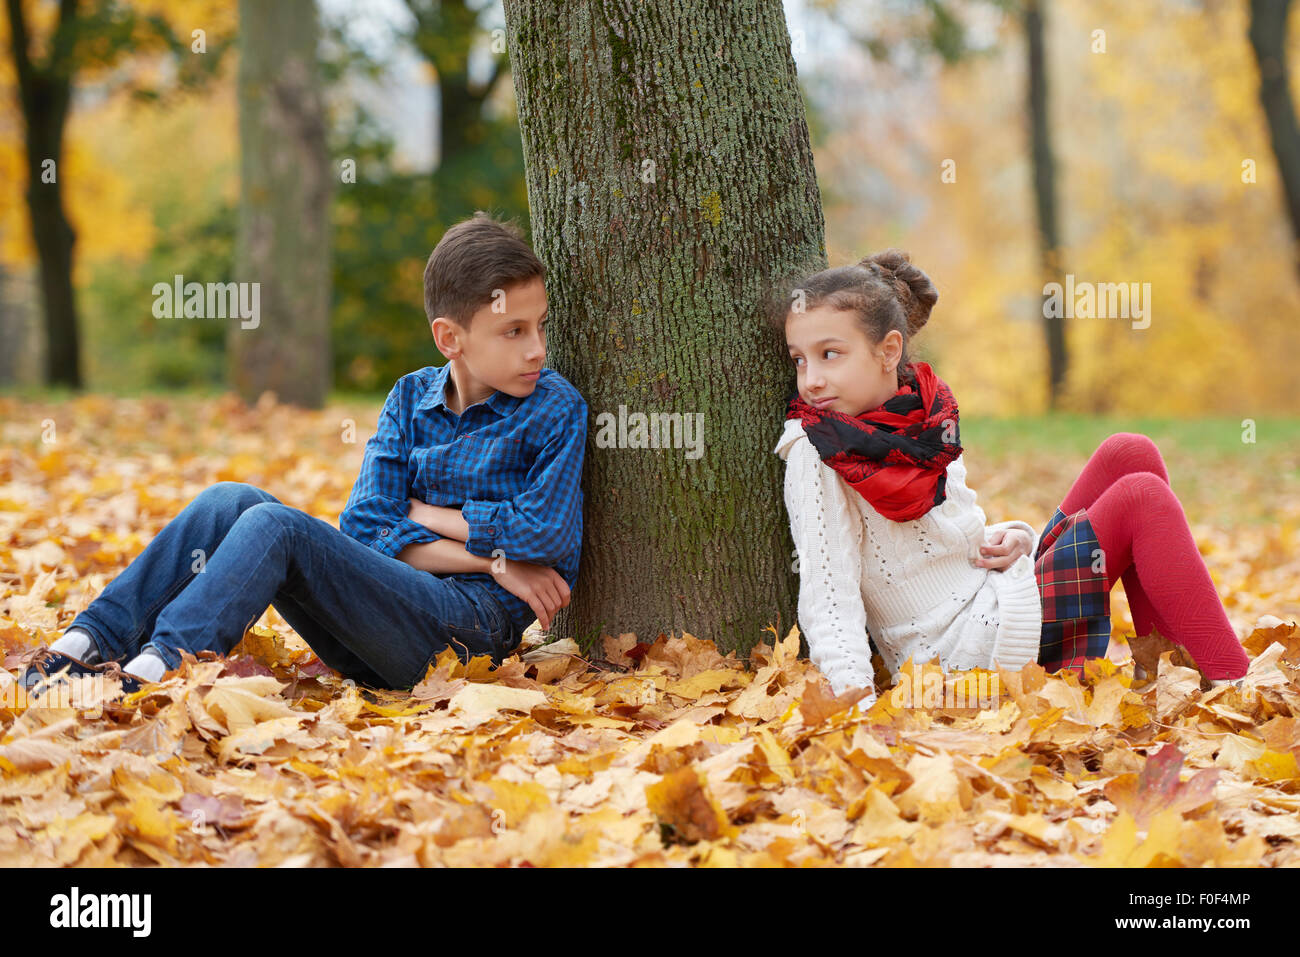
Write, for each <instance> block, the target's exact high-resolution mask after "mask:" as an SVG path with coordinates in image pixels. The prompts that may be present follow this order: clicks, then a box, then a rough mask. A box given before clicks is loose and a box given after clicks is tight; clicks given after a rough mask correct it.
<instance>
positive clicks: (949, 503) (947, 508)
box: [940, 498, 961, 518]
mask: <svg viewBox="0 0 1300 957" xmlns="http://www.w3.org/2000/svg"><path fill="white" fill-rule="evenodd" d="M940 508H941V509H943V514H945V515H947V516H948V517H949V518H956V517H957V513H958V512H960V511H961V506H960V505H958V504H957V503H956V502H954V501H953V500H952V499H950V498H948V499H944V502H943V505H941V506H940Z"/></svg>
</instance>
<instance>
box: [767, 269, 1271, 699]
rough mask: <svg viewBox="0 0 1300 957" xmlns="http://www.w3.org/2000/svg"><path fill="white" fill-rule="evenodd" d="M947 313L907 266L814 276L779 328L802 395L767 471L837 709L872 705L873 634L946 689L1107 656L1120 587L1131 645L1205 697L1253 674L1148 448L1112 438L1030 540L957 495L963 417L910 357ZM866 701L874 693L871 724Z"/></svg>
mask: <svg viewBox="0 0 1300 957" xmlns="http://www.w3.org/2000/svg"><path fill="white" fill-rule="evenodd" d="M938 298H939V294H938V292H937V291H936V290H935V288H934V285H933V284H932V283H931V282H930V280H929V278H928V277H927V276H926V275H925V273H923V272H922V271H921V270H920V269H918V268H917V267H916V266H914V265H912V264H911V262H910V261H909V258H908V255H907V253H905V252H903V251H901V250H898V249H889V250H885V251H884V252H882V253H878V254H876V255H874V256H870V257H868V258H866V259H864V260H862V261H861V262H860V263H858V264H857V265H855V266H843V267H840V268H836V269H827V270H823V271H822V272H819V273H817V274H815V275H813V276H811V277H809V278H808V279H806V280H805V281H804V282H802V283H801V284H800V285H799V287H798V288H797V289H795V290H794V292H793V294H792V295H791V296H790V297H789V298H787V299H786V300H785V309H784V314H782V315H779V316H778V317H777V321H778V323H779V325H780V327H781V329H782V331H783V332H784V334H785V339H786V343H787V346H788V348H789V352H790V357H791V359H792V360H793V361H794V364H795V369H796V373H797V378H798V391H797V394H796V395H794V396H793V397H792V398H791V400H790V404H789V408H788V410H787V413H786V422H785V432H784V434H783V435H782V436H781V440H780V442H779V443H778V444H777V447H776V450H775V451H776V453H777V454H778V455H780V456H781V457H782V458H783V459H785V461H786V475H785V502H786V508H787V510H788V512H789V515H790V530H791V534H792V535H793V538H794V542H795V546H796V551H797V554H798V557H799V568H800V586H799V622H800V625H801V627H802V629H803V632H804V634H805V636H806V637H807V639H808V648H809V651H810V653H811V658H812V661H813V663H814V664H816V665H817V667H818V668H819V669H820V670H821V671H822V673H823V674H824V675H826V677H827V679H828V680H829V681H830V683H831V687H832V688H833V689H834V690H835V693H836V694H841V693H843V692H844V691H845V690H846V689H848V688H853V687H857V688H872V689H874V675H873V673H872V665H871V648H870V646H869V644H868V634H867V633H868V631H870V634H871V636H872V637H873V638H874V640H875V645H876V647H877V648H878V650H879V651H880V656H881V658H882V659H883V660H884V662H885V664H886V666H887V667H888V668H889V670H890V672H891V673H892V677H893V680H894V681H895V682H897V680H898V670H899V668H900V667H901V666H902V664H903V663H904V662H905V661H906V660H907V659H908V658H909V657H910V658H912V659H913V661H915V662H916V663H917V664H923V663H926V662H929V661H930V660H931V659H932V658H934V657H935V656H936V655H937V656H938V657H939V662H940V665H941V666H942V667H943V668H944V670H945V671H947V670H961V669H967V668H975V667H979V668H993V667H995V663H996V665H1001V666H1002V667H1005V668H1009V669H1012V670H1018V669H1019V668H1020V667H1021V666H1022V665H1024V664H1025V663H1027V662H1030V661H1035V660H1036V661H1038V662H1039V663H1040V664H1041V665H1042V666H1043V667H1044V668H1046V669H1047V670H1048V671H1049V672H1054V671H1057V670H1059V669H1061V668H1073V669H1075V670H1076V671H1077V672H1079V673H1080V674H1081V673H1082V670H1083V664H1084V661H1085V660H1086V659H1087V658H1092V657H1099V656H1104V655H1105V653H1106V646H1107V643H1108V642H1109V640H1110V590H1111V588H1113V587H1114V585H1115V582H1116V581H1118V580H1120V579H1123V582H1124V591H1125V592H1126V594H1127V595H1128V599H1129V605H1130V607H1131V609H1132V612H1133V624H1134V628H1135V630H1136V631H1137V633H1138V634H1140V635H1146V634H1149V633H1150V632H1151V630H1152V628H1153V627H1154V628H1158V629H1159V631H1160V633H1161V634H1162V635H1164V636H1166V637H1167V638H1169V639H1171V640H1172V641H1175V642H1177V643H1179V644H1181V645H1182V646H1183V647H1185V648H1186V649H1187V651H1188V652H1189V653H1190V654H1191V656H1192V658H1193V659H1194V660H1195V661H1196V663H1197V665H1198V666H1199V667H1200V669H1201V671H1202V672H1203V673H1204V674H1205V675H1206V677H1208V678H1211V679H1221V680H1218V681H1216V682H1215V684H1222V683H1223V680H1222V679H1230V678H1231V679H1235V678H1239V677H1241V676H1242V675H1244V674H1245V672H1246V667H1247V664H1248V659H1247V657H1246V654H1245V652H1244V651H1243V649H1242V647H1241V643H1240V641H1239V640H1238V639H1237V637H1236V633H1235V632H1234V631H1233V628H1232V625H1231V624H1230V623H1229V622H1228V618H1227V614H1226V613H1225V612H1224V609H1223V605H1222V604H1221V603H1220V602H1219V597H1218V594H1217V592H1216V591H1215V588H1214V583H1213V582H1212V581H1211V580H1210V575H1209V572H1208V571H1207V570H1206V568H1205V564H1204V562H1203V561H1202V560H1201V556H1200V553H1199V552H1198V551H1197V548H1196V543H1195V542H1194V541H1193V539H1192V534H1191V531H1190V529H1189V528H1188V526H1187V519H1186V517H1185V516H1184V515H1183V510H1182V507H1181V505H1180V504H1179V502H1178V499H1177V498H1176V497H1175V496H1174V493H1173V491H1172V490H1171V489H1170V487H1169V478H1168V474H1167V473H1166V471H1165V466H1164V462H1163V460H1162V459H1161V456H1160V453H1159V451H1158V450H1157V449H1156V446H1155V444H1154V443H1153V442H1152V441H1151V440H1150V439H1149V438H1147V437H1146V436H1143V435H1137V434H1133V433H1127V432H1120V433H1116V434H1115V435H1112V436H1110V437H1109V438H1107V439H1106V440H1105V441H1104V442H1102V443H1101V445H1100V446H1099V447H1098V449H1097V450H1096V451H1095V452H1094V453H1093V455H1092V457H1091V459H1089V461H1088V464H1087V465H1086V466H1085V467H1084V470H1083V472H1082V474H1081V475H1080V476H1079V477H1078V479H1076V480H1075V482H1074V485H1073V486H1072V487H1071V488H1070V491H1069V494H1067V495H1066V497H1065V499H1064V501H1063V502H1062V503H1061V505H1060V506H1059V507H1058V508H1057V509H1056V511H1055V513H1054V514H1053V515H1052V518H1051V520H1050V521H1049V522H1048V523H1047V526H1046V528H1044V529H1043V532H1042V534H1041V535H1035V534H1034V530H1033V528H1031V527H1030V526H1029V525H1027V524H1026V523H1024V522H1017V521H1013V522H998V523H996V524H994V525H989V526H986V525H985V523H984V512H983V510H982V509H981V508H980V507H979V506H978V505H976V504H975V493H974V492H973V491H972V490H971V489H969V488H968V487H967V486H966V467H965V465H964V464H963V462H962V446H961V444H960V438H959V435H958V416H957V403H956V400H955V399H954V398H953V395H952V392H951V391H950V390H949V388H948V386H947V384H946V383H944V381H943V380H942V379H940V378H939V377H938V376H937V375H935V373H934V371H933V370H932V369H931V368H930V366H929V365H928V364H927V363H925V362H912V361H910V360H909V358H908V353H907V346H908V342H909V340H910V339H911V337H912V336H913V335H915V334H916V332H917V331H918V330H920V329H921V327H922V326H924V325H925V323H926V321H927V320H928V319H929V316H930V310H931V309H932V308H933V307H934V304H935V302H937V301H938ZM874 700H875V698H874V690H873V693H872V695H871V696H869V697H868V698H867V699H865V701H864V707H865V706H868V705H869V704H870V703H871V702H873V701H874Z"/></svg>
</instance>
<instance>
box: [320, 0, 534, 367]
mask: <svg viewBox="0 0 1300 957" xmlns="http://www.w3.org/2000/svg"><path fill="white" fill-rule="evenodd" d="M407 5H408V8H409V10H410V13H411V15H412V19H411V22H410V25H409V26H408V27H406V28H405V29H403V30H401V32H400V34H399V41H400V43H401V44H402V45H404V46H406V47H408V48H410V49H412V50H414V51H415V52H416V53H418V54H419V55H420V57H421V59H422V60H423V61H424V62H425V63H426V64H427V65H428V67H429V70H430V73H431V74H432V78H433V84H434V89H435V92H436V100H437V105H436V114H435V123H434V128H435V129H436V130H438V146H439V149H438V153H437V162H436V165H435V167H434V169H433V170H432V172H430V171H429V170H427V169H418V170H413V169H409V168H403V167H401V166H400V165H398V164H397V163H396V162H395V160H394V156H393V142H392V138H391V136H390V135H388V134H387V132H386V131H385V130H383V129H382V128H380V127H379V126H378V124H377V123H376V122H375V121H374V120H373V118H372V117H370V116H369V115H368V114H367V113H366V111H365V110H364V109H362V108H360V107H359V106H358V105H355V104H354V105H353V108H352V109H351V110H350V111H345V112H343V115H342V116H341V117H339V118H337V119H336V122H335V128H334V129H333V130H332V131H331V133H332V151H333V155H335V156H339V157H354V158H355V159H356V161H357V168H358V174H357V180H356V182H355V183H345V184H342V185H341V186H340V188H339V190H338V192H337V194H336V195H337V201H336V203H335V210H334V228H335V232H334V235H335V242H334V247H333V255H334V263H335V267H334V281H335V308H334V315H333V331H334V343H335V355H334V369H335V381H336V382H337V383H339V384H340V385H342V386H346V387H349V388H352V389H364V390H372V391H376V392H381V393H386V392H387V390H388V388H390V387H391V385H392V383H393V381H394V380H396V379H397V378H399V377H400V376H402V375H405V374H406V373H407V372H410V371H411V368H412V365H429V364H438V363H440V362H441V361H442V357H441V356H439V355H438V352H437V350H436V349H435V348H434V346H433V340H432V337H431V335H430V332H429V324H428V321H427V319H426V317H425V315H424V310H423V307H422V303H423V302H424V287H423V275H424V264H425V261H426V260H427V259H428V257H429V253H430V252H431V251H432V250H433V247H434V245H436V244H437V242H438V240H439V239H440V238H441V236H442V234H443V232H445V231H446V230H447V228H448V227H449V226H451V225H452V224H454V223H456V222H458V221H460V220H462V219H464V218H466V217H468V216H470V215H472V214H473V213H474V211H475V210H478V209H487V210H491V211H493V212H495V213H496V214H497V215H499V216H502V217H504V218H507V219H514V220H517V221H520V222H521V223H522V224H524V225H525V228H526V225H527V220H528V195H527V191H526V189H525V187H524V159H523V147H522V145H521V143H520V138H519V124H518V123H517V122H516V121H515V116H514V112H513V95H512V93H513V91H512V90H511V89H510V84H509V82H508V78H509V61H508V58H507V56H506V53H505V43H504V30H498V31H497V33H496V34H495V35H494V34H493V32H492V30H493V29H494V27H493V24H495V23H499V22H500V20H499V16H500V14H499V11H496V10H493V9H491V8H490V6H488V5H485V4H479V7H482V8H483V9H476V8H475V7H472V6H470V5H469V4H468V3H464V2H445V0H408V4H407ZM494 14H495V15H496V17H497V18H498V19H497V20H493V19H492V16H493V15H494ZM327 31H328V35H329V37H330V40H331V41H332V44H333V47H334V48H335V49H336V50H339V51H342V53H341V55H334V54H329V55H328V62H326V63H325V65H324V66H325V70H326V75H327V77H329V78H330V80H331V82H335V83H337V82H338V81H339V80H341V79H342V78H344V77H345V76H347V75H349V74H352V75H358V74H361V73H363V72H364V73H373V72H375V71H376V68H377V67H381V66H382V64H376V63H374V62H373V60H372V57H371V55H370V54H368V53H366V52H365V51H364V50H360V49H357V48H356V47H355V46H351V45H350V41H349V39H348V35H347V22H346V20H345V21H343V22H339V23H331V24H327ZM476 55H482V58H483V62H484V64H485V68H484V70H483V71H482V75H480V72H479V71H478V70H476V69H471V63H472V62H474V63H475V65H477V63H476V61H475V56H476ZM503 79H504V81H505V82H503Z"/></svg>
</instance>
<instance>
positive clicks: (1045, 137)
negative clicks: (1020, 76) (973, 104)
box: [1024, 0, 1069, 409]
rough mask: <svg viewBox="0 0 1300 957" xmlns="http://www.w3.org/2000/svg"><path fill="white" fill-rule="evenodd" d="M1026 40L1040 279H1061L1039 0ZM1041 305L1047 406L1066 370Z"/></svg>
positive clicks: (1056, 325) (1056, 397)
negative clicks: (1045, 342) (1041, 275)
mask: <svg viewBox="0 0 1300 957" xmlns="http://www.w3.org/2000/svg"><path fill="white" fill-rule="evenodd" d="M1024 22H1025V40H1026V47H1027V50H1028V53H1029V90H1028V94H1029V96H1028V105H1029V128H1030V140H1031V147H1030V152H1031V155H1032V158H1033V169H1034V209H1035V211H1036V213H1037V216H1038V250H1039V258H1040V261H1041V263H1042V274H1043V277H1044V278H1043V282H1044V283H1047V282H1060V281H1061V278H1062V277H1061V276H1060V271H1061V234H1060V228H1059V227H1058V225H1057V204H1056V160H1055V159H1054V158H1053V156H1052V124H1051V116H1050V115H1049V112H1048V99H1047V94H1048V88H1047V63H1046V56H1045V44H1044V40H1043V32H1044V31H1043V14H1042V11H1041V10H1040V9H1039V5H1038V0H1026V2H1025V8H1024ZM1046 312H1047V310H1046V309H1043V310H1042V311H1041V314H1042V315H1043V330H1044V332H1045V333H1046V338H1047V369H1048V373H1047V395H1048V406H1049V407H1050V408H1052V409H1055V408H1057V406H1058V405H1059V404H1060V399H1061V389H1062V388H1063V386H1064V385H1065V376H1066V373H1067V371H1068V370H1069V354H1068V352H1067V351H1066V345H1065V319H1064V318H1063V317H1062V316H1059V315H1057V316H1048V315H1046Z"/></svg>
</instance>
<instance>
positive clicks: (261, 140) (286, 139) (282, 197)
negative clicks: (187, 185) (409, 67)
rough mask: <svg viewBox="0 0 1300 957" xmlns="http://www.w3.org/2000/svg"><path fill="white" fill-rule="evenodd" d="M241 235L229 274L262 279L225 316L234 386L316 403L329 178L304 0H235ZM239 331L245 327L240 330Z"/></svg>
mask: <svg viewBox="0 0 1300 957" xmlns="http://www.w3.org/2000/svg"><path fill="white" fill-rule="evenodd" d="M239 17H240V27H239V50H240V56H239V138H240V195H239V239H238V245H237V249H236V271H237V273H238V275H237V276H236V277H235V278H236V280H237V281H239V282H257V283H260V316H259V317H258V319H257V323H256V325H255V326H254V325H252V320H249V321H248V322H244V321H241V320H240V319H239V318H234V319H231V320H228V322H229V326H228V329H229V332H228V335H227V355H228V359H229V363H230V365H229V377H230V382H231V384H232V385H233V386H234V388H235V389H236V391H238V392H239V394H240V395H241V396H243V398H244V399H245V400H246V401H249V402H252V401H254V400H256V398H257V397H258V396H259V395H260V394H261V393H262V392H263V390H266V389H271V390H274V391H275V393H276V394H277V396H278V397H279V399H280V400H281V401H282V402H292V403H294V404H296V405H301V406H305V407H308V408H319V407H320V406H321V405H322V404H323V403H324V400H325V397H326V395H327V394H328V392H329V388H330V382H331V373H330V368H331V359H330V338H329V307H330V231H329V210H330V196H331V188H332V183H333V177H332V173H331V164H330V158H329V152H328V148H327V145H326V136H325V131H326V126H325V115H324V107H323V102H322V96H321V89H320V80H319V78H318V76H317V72H316V42H317V25H316V8H315V4H314V3H313V2H312V0H276V2H275V3H264V2H258V0H240V4H239ZM245 326H248V327H247V328H246V327H245Z"/></svg>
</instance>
